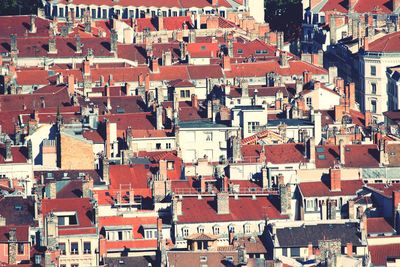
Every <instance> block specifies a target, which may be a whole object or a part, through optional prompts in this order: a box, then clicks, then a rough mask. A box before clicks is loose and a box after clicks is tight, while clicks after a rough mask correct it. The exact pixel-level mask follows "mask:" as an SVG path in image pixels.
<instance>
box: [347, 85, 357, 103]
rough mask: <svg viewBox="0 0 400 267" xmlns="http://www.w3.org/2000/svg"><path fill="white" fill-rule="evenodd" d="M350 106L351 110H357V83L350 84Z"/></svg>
mask: <svg viewBox="0 0 400 267" xmlns="http://www.w3.org/2000/svg"><path fill="white" fill-rule="evenodd" d="M349 104H350V108H351V109H355V108H356V85H355V83H350V84H349Z"/></svg>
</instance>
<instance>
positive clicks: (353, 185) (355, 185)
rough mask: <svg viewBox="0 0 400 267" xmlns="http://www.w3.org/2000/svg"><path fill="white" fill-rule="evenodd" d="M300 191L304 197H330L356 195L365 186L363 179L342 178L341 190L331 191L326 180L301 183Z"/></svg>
mask: <svg viewBox="0 0 400 267" xmlns="http://www.w3.org/2000/svg"><path fill="white" fill-rule="evenodd" d="M298 186H299V189H300V192H301V193H302V195H303V196H304V197H328V196H355V195H357V194H356V192H357V191H358V190H361V189H362V187H363V181H362V180H342V181H341V186H342V187H341V190H340V191H331V190H330V189H329V186H328V185H327V184H326V183H324V182H322V181H321V182H306V183H299V185H298Z"/></svg>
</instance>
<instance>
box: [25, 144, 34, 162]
mask: <svg viewBox="0 0 400 267" xmlns="http://www.w3.org/2000/svg"><path fill="white" fill-rule="evenodd" d="M26 146H27V149H28V160H30V162H32V160H33V152H32V150H33V148H32V140H31V139H29V140H28V141H27V142H26Z"/></svg>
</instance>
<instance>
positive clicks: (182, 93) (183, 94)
mask: <svg viewBox="0 0 400 267" xmlns="http://www.w3.org/2000/svg"><path fill="white" fill-rule="evenodd" d="M181 97H182V98H183V97H185V91H184V90H181Z"/></svg>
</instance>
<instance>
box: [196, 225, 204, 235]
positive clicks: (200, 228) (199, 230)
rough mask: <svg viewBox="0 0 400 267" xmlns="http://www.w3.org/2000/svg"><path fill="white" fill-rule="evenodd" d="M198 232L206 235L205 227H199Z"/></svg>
mask: <svg viewBox="0 0 400 267" xmlns="http://www.w3.org/2000/svg"><path fill="white" fill-rule="evenodd" d="M197 232H198V233H199V234H204V226H202V225H200V226H199V227H197Z"/></svg>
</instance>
